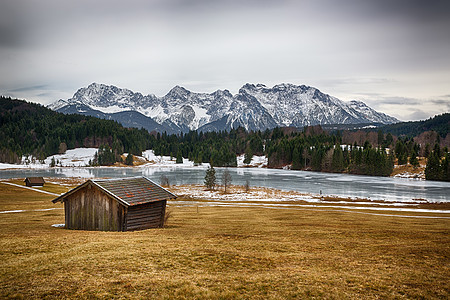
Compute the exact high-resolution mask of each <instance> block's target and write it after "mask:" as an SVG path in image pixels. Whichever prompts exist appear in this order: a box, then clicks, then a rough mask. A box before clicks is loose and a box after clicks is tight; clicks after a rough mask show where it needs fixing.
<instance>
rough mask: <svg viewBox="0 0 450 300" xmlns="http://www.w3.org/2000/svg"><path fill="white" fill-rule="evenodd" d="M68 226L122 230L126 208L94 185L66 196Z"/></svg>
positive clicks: (83, 228)
mask: <svg viewBox="0 0 450 300" xmlns="http://www.w3.org/2000/svg"><path fill="white" fill-rule="evenodd" d="M64 210H65V219H66V228H68V229H81V230H102V231H122V230H124V215H125V210H126V208H125V207H124V206H123V205H121V204H120V203H119V202H118V201H117V200H116V199H113V198H112V197H110V196H108V195H107V194H105V193H104V192H103V191H101V190H100V189H99V188H97V187H95V186H93V185H87V186H85V187H83V188H81V189H79V190H78V191H76V192H74V193H72V194H70V195H68V196H67V197H66V198H64Z"/></svg>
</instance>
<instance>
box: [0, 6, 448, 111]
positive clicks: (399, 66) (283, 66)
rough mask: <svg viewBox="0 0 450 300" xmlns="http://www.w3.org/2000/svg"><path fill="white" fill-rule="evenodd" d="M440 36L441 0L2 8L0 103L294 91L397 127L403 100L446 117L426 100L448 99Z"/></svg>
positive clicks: (439, 105) (443, 35) (444, 26)
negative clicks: (371, 108) (127, 93)
mask: <svg viewBox="0 0 450 300" xmlns="http://www.w3.org/2000/svg"><path fill="white" fill-rule="evenodd" d="M448 28H450V1H438V0H432V1H427V2H423V1H416V0H396V1H388V0H377V1H372V0H342V1H334V0H315V1H314V0H303V1H293V0H282V1H272V0H247V1H244V0H228V1H217V0H216V1H214V0H210V1H208V0H146V1H144V0H134V1H133V0H132V1H118V0H96V1H90V0H89V1H88V0H79V1H60V0H40V1H34V0H4V1H2V2H0V65H1V66H2V73H1V78H0V92H1V93H11V94H12V95H15V96H17V97H22V98H24V97H25V98H29V99H30V100H34V101H39V102H42V103H48V102H50V101H54V100H56V99H58V98H68V97H70V96H71V95H72V94H73V93H74V92H75V90H76V89H77V88H79V87H81V86H85V85H87V84H89V83H91V82H93V81H96V82H104V83H108V84H115V85H118V86H122V87H127V88H130V89H133V90H136V91H140V92H142V93H145V94H148V93H155V94H157V95H162V94H164V93H166V92H167V91H168V90H169V89H170V88H171V87H172V86H174V85H177V84H178V85H184V86H186V87H187V88H189V89H192V90H195V91H199V92H211V91H213V90H215V89H219V88H221V89H224V88H227V89H230V90H231V91H232V92H236V91H237V90H238V89H239V87H240V86H241V85H243V84H244V83H245V82H254V83H257V82H262V83H266V84H267V85H273V84H277V83H280V82H291V83H294V84H307V85H312V86H316V87H318V88H320V89H321V90H323V91H325V92H327V93H330V94H332V95H336V96H338V97H340V98H342V99H344V100H350V99H360V100H363V101H367V102H368V103H375V105H377V106H378V108H380V109H382V110H383V111H384V112H386V113H389V114H393V115H395V116H397V117H400V118H401V119H405V118H409V116H410V115H408V114H406V113H405V112H404V109H399V102H400V99H403V100H404V101H405V102H404V103H405V104H406V103H407V104H408V105H410V106H411V109H416V110H417V111H419V110H420V111H422V112H423V113H424V114H428V115H432V114H435V113H436V112H442V110H444V109H448V104H447V103H446V102H445V100H446V99H443V100H442V101H441V100H439V101H432V100H426V99H440V98H439V97H436V96H435V95H444V94H448V93H450V91H449V87H448V82H450V55H449V54H448V49H450V34H449V31H448ZM27 87H28V88H27ZM408 99H409V100H408ZM414 99H421V100H420V101H415V100H414ZM403 100H402V101H403ZM424 106H426V107H424ZM416 115H419V113H418V114H416Z"/></svg>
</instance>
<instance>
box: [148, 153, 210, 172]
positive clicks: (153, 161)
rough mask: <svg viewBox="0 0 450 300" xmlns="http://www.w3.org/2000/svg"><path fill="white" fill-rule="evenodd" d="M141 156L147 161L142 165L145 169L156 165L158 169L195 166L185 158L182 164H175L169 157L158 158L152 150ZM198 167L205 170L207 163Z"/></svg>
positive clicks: (174, 160) (173, 158) (174, 159)
mask: <svg viewBox="0 0 450 300" xmlns="http://www.w3.org/2000/svg"><path fill="white" fill-rule="evenodd" d="M142 156H143V157H144V158H145V159H146V160H148V161H149V163H148V164H145V165H142V166H145V167H148V166H149V165H157V166H158V167H193V166H195V164H194V162H193V161H190V160H189V159H187V158H183V163H182V164H177V163H176V158H175V157H172V158H171V157H170V156H158V155H155V152H154V151H153V150H145V151H144V152H142ZM199 166H200V167H204V168H207V167H208V166H209V163H203V164H201V165H199Z"/></svg>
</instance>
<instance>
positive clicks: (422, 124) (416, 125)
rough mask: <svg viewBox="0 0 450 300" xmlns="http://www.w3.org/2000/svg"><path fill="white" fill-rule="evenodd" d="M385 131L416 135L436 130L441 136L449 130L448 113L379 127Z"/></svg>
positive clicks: (449, 115) (398, 134) (449, 120)
mask: <svg viewBox="0 0 450 300" xmlns="http://www.w3.org/2000/svg"><path fill="white" fill-rule="evenodd" d="M380 129H381V130H382V131H383V132H385V133H388V132H389V133H391V134H393V135H397V136H400V135H406V136H409V137H414V136H418V135H419V134H421V133H423V132H425V131H430V130H433V131H436V132H437V133H438V134H439V135H440V136H441V137H442V138H445V137H446V135H447V134H448V133H449V132H450V113H445V114H442V115H437V116H435V117H433V118H430V119H428V120H425V121H414V122H402V123H397V124H391V125H386V126H383V127H380Z"/></svg>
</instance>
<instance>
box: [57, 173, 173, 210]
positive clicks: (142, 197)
mask: <svg viewBox="0 0 450 300" xmlns="http://www.w3.org/2000/svg"><path fill="white" fill-rule="evenodd" d="M89 183H93V184H94V185H95V186H97V187H99V188H100V189H101V190H103V191H104V192H105V193H107V194H108V195H110V196H111V197H113V198H116V199H117V200H118V201H120V202H122V203H123V204H125V205H127V206H133V205H139V204H144V203H149V202H155V201H160V200H168V199H173V198H176V197H177V196H176V195H174V194H172V193H171V192H169V191H168V190H166V189H164V188H163V187H161V186H160V185H158V184H156V183H154V182H153V181H151V180H150V179H148V178H147V177H132V178H118V179H103V180H88V181H86V182H85V183H83V184H82V185H80V186H78V187H76V188H74V189H73V190H71V191H69V192H67V193H65V194H63V195H61V196H59V197H58V198H56V199H54V200H52V202H53V203H56V202H58V201H63V199H64V198H65V197H67V196H68V195H70V194H72V193H74V192H75V191H77V190H79V189H80V188H82V187H83V186H85V185H87V184H89Z"/></svg>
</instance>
